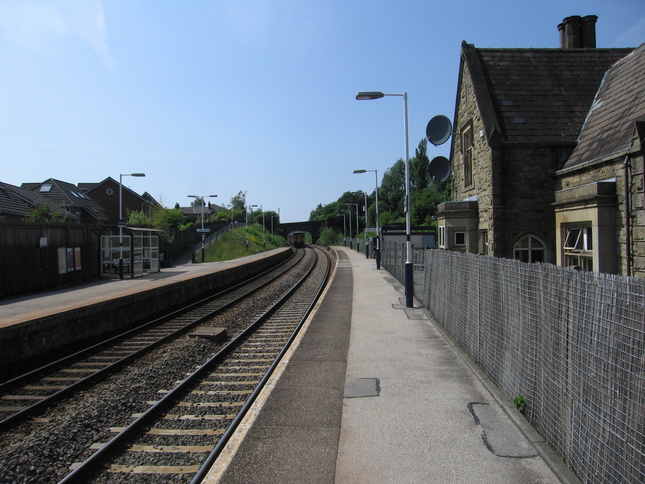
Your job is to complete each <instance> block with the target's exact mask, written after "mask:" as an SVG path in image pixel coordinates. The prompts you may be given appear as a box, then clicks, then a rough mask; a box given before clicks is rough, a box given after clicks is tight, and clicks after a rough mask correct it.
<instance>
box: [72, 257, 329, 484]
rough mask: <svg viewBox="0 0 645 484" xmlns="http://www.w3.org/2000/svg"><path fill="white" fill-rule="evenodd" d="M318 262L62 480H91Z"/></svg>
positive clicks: (288, 294) (260, 321)
mask: <svg viewBox="0 0 645 484" xmlns="http://www.w3.org/2000/svg"><path fill="white" fill-rule="evenodd" d="M327 257H328V256H327ZM328 265H329V264H328ZM315 266H316V264H315V263H314V264H313V265H312V267H311V268H310V270H309V271H307V273H306V274H305V275H304V276H303V277H302V278H301V279H300V280H299V281H298V282H297V283H296V284H295V285H293V286H292V287H291V288H290V289H289V290H288V291H286V292H285V293H284V294H283V295H282V296H281V297H280V299H279V300H278V301H276V302H275V303H274V304H273V305H272V306H271V307H269V308H268V309H267V310H266V311H265V312H264V313H263V314H262V315H260V316H259V317H258V318H257V319H256V320H255V321H254V322H253V323H251V324H250V325H249V326H248V327H247V328H245V329H244V330H243V331H242V332H240V333H239V334H238V335H237V336H236V337H235V338H233V339H232V340H231V341H230V342H229V343H228V344H226V345H225V346H224V347H223V348H221V349H220V350H219V351H218V352H217V353H216V354H215V355H213V356H212V357H211V358H210V359H209V360H208V361H206V362H205V363H204V364H203V365H201V366H200V367H199V368H198V369H197V370H195V371H194V372H193V373H192V374H191V375H189V376H188V377H187V378H185V379H184V380H183V381H181V382H180V383H178V384H177V385H176V386H175V388H173V389H172V390H171V391H169V392H168V393H167V394H166V395H165V396H163V397H162V398H161V399H160V400H159V401H158V402H156V403H155V404H154V405H152V406H151V407H150V408H148V410H146V411H145V412H143V413H142V414H141V415H140V416H138V417H137V418H136V419H135V420H134V421H132V422H131V423H130V424H129V425H128V426H127V427H125V428H124V429H123V430H121V432H119V433H118V434H117V435H115V436H114V437H113V438H112V439H111V440H110V441H108V442H107V443H106V444H105V445H103V446H102V447H101V448H100V449H98V450H97V451H96V452H95V453H94V454H92V455H91V456H90V457H89V458H88V459H87V460H85V461H84V462H83V463H82V464H80V465H79V466H78V467H77V468H76V469H74V471H72V472H71V473H70V474H68V475H67V477H65V478H64V479H63V480H62V481H60V483H59V484H70V483H77V482H78V483H84V482H87V480H88V479H89V477H90V476H91V475H92V474H93V473H94V472H96V471H97V469H99V468H100V467H101V466H102V465H103V464H104V462H105V461H106V460H108V459H110V458H111V457H112V456H113V455H114V454H115V453H117V452H118V451H119V450H120V449H121V448H122V447H123V446H124V445H126V444H127V443H128V441H130V440H131V439H132V438H133V437H134V436H135V435H136V434H138V433H139V432H140V431H141V429H142V428H145V427H146V426H148V425H149V424H150V423H151V422H152V421H153V420H154V419H156V418H158V416H159V415H160V414H163V413H164V412H165V411H166V410H167V409H168V408H169V407H171V406H172V405H173V404H174V403H175V402H176V401H178V400H180V399H181V397H182V396H183V395H185V394H186V393H188V392H189V391H190V389H191V388H192V387H193V386H194V385H195V384H196V382H197V381H198V380H200V379H202V377H203V376H204V375H206V374H208V372H210V371H211V368H212V367H213V366H214V365H216V364H218V363H220V362H222V360H223V359H224V358H225V357H226V356H227V355H228V354H229V353H231V352H232V351H234V350H235V349H237V348H238V347H239V346H240V345H241V344H243V342H244V340H245V339H246V338H247V337H248V336H249V335H251V334H252V333H253V332H254V331H255V330H256V328H257V327H258V326H260V325H261V324H263V323H264V322H265V321H266V320H267V319H268V318H269V317H270V316H271V315H272V314H273V313H275V312H276V311H277V310H278V309H279V308H280V307H281V306H282V305H284V303H285V302H286V301H287V300H288V299H289V298H290V297H291V296H292V295H293V293H294V292H295V291H297V290H298V288H299V287H300V286H301V285H302V284H303V283H304V282H305V281H306V280H307V278H308V277H309V275H310V274H311V272H312V271H313V270H314V269H315ZM327 271H329V268H328V269H327ZM325 279H326V278H325ZM320 293H321V290H320V289H319V291H318V293H317V295H316V299H317V298H318V297H319V295H320ZM313 304H314V303H312V304H311V305H310V308H312V307H313ZM310 310H311V309H309V310H308V311H307V312H310ZM304 319H306V316H305V318H303V321H304ZM301 325H302V321H301V323H300V324H299V325H298V327H300V326H301ZM296 332H297V331H296ZM294 334H295V332H294ZM293 338H294V335H293V334H292V336H291V337H290V338H289V342H288V344H290V343H291V342H292V340H293ZM285 348H287V346H285ZM284 351H286V349H283V350H282V351H281V352H280V354H279V358H281V357H282V355H283V354H284ZM275 366H276V363H275V362H274V364H273V365H271V367H270V370H268V371H267V374H269V376H270V372H273V369H274V368H275ZM267 380H268V376H266V375H265V377H264V378H263V379H262V380H261V383H260V384H261V385H262V386H264V385H265V384H266V381H267ZM257 394H259V390H258V389H256V390H255V391H254V392H253V393H252V394H251V397H252V398H253V400H255V398H256V397H257ZM247 410H248V407H247V405H244V406H243V408H242V410H240V412H242V411H243V412H244V413H246V412H247ZM240 420H241V419H238V418H237V417H236V418H235V419H234V421H233V423H232V424H231V425H233V424H235V425H239V421H240ZM236 421H237V423H236ZM224 436H226V433H225V434H224V435H223V436H222V438H224ZM229 438H230V433H229V436H228V437H227V440H228V439H229ZM213 452H214V451H213ZM209 459H210V456H209V458H207V460H206V461H205V462H209ZM210 465H212V464H210ZM210 465H209V467H210Z"/></svg>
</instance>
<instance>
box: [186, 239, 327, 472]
mask: <svg viewBox="0 0 645 484" xmlns="http://www.w3.org/2000/svg"><path fill="white" fill-rule="evenodd" d="M321 252H322V251H321ZM322 253H323V254H324V255H325V257H326V261H327V269H326V271H325V277H324V278H323V281H322V283H321V285H320V287H319V288H318V291H317V292H316V295H315V296H314V298H313V300H312V302H311V304H310V305H309V307H308V308H307V310H306V311H305V314H304V315H303V317H302V318H301V320H300V322H299V323H298V325H297V326H296V329H295V330H294V331H293V332H292V333H291V336H290V337H289V339H288V340H287V342H286V344H285V345H284V347H283V348H282V350H281V351H280V353H279V354H278V356H277V357H276V359H275V360H274V362H273V363H272V364H271V366H270V367H269V368H268V369H267V371H266V373H265V375H264V376H263V377H262V379H261V380H260V383H258V386H257V387H256V389H255V390H254V391H253V393H251V395H250V396H249V398H248V399H247V401H246V402H245V403H244V405H243V406H242V408H241V409H240V411H239V412H238V414H237V415H236V416H235V418H234V419H233V421H232V422H231V425H229V427H228V428H227V429H226V431H225V432H224V434H223V435H222V437H220V439H219V441H218V442H217V444H215V448H214V449H213V450H212V451H211V453H210V454H209V455H208V457H207V458H206V460H205V461H204V464H203V465H202V466H201V467H200V469H199V471H197V473H196V474H195V476H193V479H192V481H191V484H200V483H201V482H202V481H203V480H204V479H205V478H206V476H207V475H208V473H209V471H210V469H211V468H212V467H213V464H215V461H216V460H217V458H218V457H219V456H220V454H221V453H222V451H223V450H224V447H225V446H226V444H227V443H228V442H229V440H230V439H231V437H232V436H233V434H234V433H235V432H236V431H237V429H238V427H239V426H240V424H241V423H242V420H243V419H244V417H245V416H246V414H247V413H248V411H249V410H250V408H251V406H252V405H253V404H254V403H255V400H256V399H257V397H258V396H259V394H260V392H261V391H262V390H263V389H264V387H265V386H266V384H267V382H268V381H269V379H270V378H271V375H272V374H273V372H274V371H275V369H276V368H277V366H278V364H279V363H280V361H281V360H282V358H283V357H284V355H285V353H286V352H287V351H288V350H289V347H290V346H291V344H292V343H293V341H294V340H295V339H296V336H297V335H298V333H299V332H300V329H301V328H302V326H303V324H304V323H305V321H306V320H307V318H308V317H309V315H310V314H311V311H312V310H313V308H314V306H315V305H316V303H317V302H318V300H319V299H320V296H321V295H322V293H323V290H324V289H325V287H326V285H327V282H328V280H329V274H330V272H331V263H330V257H329V255H328V254H327V253H326V252H322Z"/></svg>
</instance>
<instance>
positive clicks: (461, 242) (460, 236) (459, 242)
mask: <svg viewBox="0 0 645 484" xmlns="http://www.w3.org/2000/svg"><path fill="white" fill-rule="evenodd" d="M454 240H455V247H465V246H466V232H455V239H454Z"/></svg>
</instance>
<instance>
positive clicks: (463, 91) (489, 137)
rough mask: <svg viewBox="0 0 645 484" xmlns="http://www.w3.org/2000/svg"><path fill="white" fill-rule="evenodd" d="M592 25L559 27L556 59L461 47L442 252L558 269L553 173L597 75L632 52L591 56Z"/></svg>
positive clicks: (585, 21) (550, 54)
mask: <svg viewBox="0 0 645 484" xmlns="http://www.w3.org/2000/svg"><path fill="white" fill-rule="evenodd" d="M596 19H597V17H595V16H587V17H584V18H582V17H577V16H576V17H568V18H566V19H565V20H564V21H563V23H562V24H560V25H559V26H558V29H559V31H560V48H556V49H526V48H522V49H517V48H503V49H490V48H477V47H475V46H474V45H472V44H468V43H466V42H463V43H462V48H461V62H460V66H459V81H458V87H457V99H456V106H455V115H454V118H453V137H452V143H451V148H450V162H451V166H452V200H453V201H451V202H445V203H443V204H441V205H440V206H439V209H438V213H437V220H438V226H439V248H440V249H445V250H458V251H462V252H469V253H479V254H486V255H492V256H496V257H505V258H513V259H519V260H522V261H524V262H549V263H556V261H557V260H558V250H557V249H556V247H557V245H556V244H557V240H559V239H558V236H556V229H555V227H556V215H555V207H554V203H555V201H556V200H555V193H556V190H555V176H556V173H557V172H558V171H559V170H561V169H562V168H563V167H565V163H566V162H567V160H569V158H570V156H571V154H572V153H573V152H574V150H575V149H576V147H577V144H578V143H577V142H578V136H579V134H580V131H581V129H582V126H583V124H584V122H585V119H586V117H587V113H588V112H589V108H590V106H591V105H592V103H593V100H594V97H595V95H596V92H597V90H598V87H599V86H600V85H601V82H602V80H603V77H604V75H605V72H606V71H607V70H608V69H609V68H610V67H611V66H612V65H613V64H614V63H615V62H617V61H618V60H620V59H621V58H623V57H625V56H627V55H628V54H630V53H631V52H632V51H633V49H599V48H596V45H595V44H596V40H595V23H596ZM573 236H574V235H573V234H572V235H571V238H573ZM583 236H584V234H583Z"/></svg>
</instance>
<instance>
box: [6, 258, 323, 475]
mask: <svg viewBox="0 0 645 484" xmlns="http://www.w3.org/2000/svg"><path fill="white" fill-rule="evenodd" d="M306 250H307V251H311V252H313V251H316V253H317V254H318V256H319V257H320V261H319V262H318V263H316V264H312V269H311V271H308V272H307V275H306V276H303V277H302V278H301V279H300V281H299V282H298V284H297V285H296V286H295V287H294V288H293V289H289V290H288V291H287V290H285V291H284V294H283V297H281V298H280V299H281V300H280V302H277V303H275V304H273V305H272V306H271V307H270V308H268V309H266V310H265V309H262V310H261V311H259V315H258V316H257V317H255V318H254V319H255V321H254V322H253V323H249V324H248V325H247V323H245V324H244V326H245V329H243V330H242V331H240V332H239V334H238V335H237V336H236V337H235V338H233V339H232V340H231V341H229V342H228V343H227V344H226V345H219V346H218V350H217V352H214V355H213V356H212V357H209V358H208V359H207V361H203V359H202V363H200V364H199V365H197V367H196V369H195V371H192V372H191V374H190V375H188V376H185V375H186V372H184V373H181V372H177V371H176V372H175V374H181V376H182V377H183V378H181V379H177V380H171V381H170V382H169V383H167V384H166V385H165V386H164V387H159V388H157V389H156V390H155V391H156V392H157V395H158V396H157V398H156V399H155V398H154V397H153V398H150V399H149V400H147V403H146V400H144V401H142V403H141V404H138V405H133V406H136V407H138V408H139V411H138V412H134V413H132V414H126V415H125V416H124V419H123V420H122V421H121V422H120V423H118V424H116V425H114V424H113V422H114V420H113V419H112V420H110V419H100V420H101V421H103V420H105V422H106V427H104V428H102V429H99V428H98V427H99V424H100V422H97V423H96V425H90V424H88V422H87V418H86V417H84V419H85V420H83V421H82V423H81V425H83V426H91V427H92V429H91V432H90V434H92V435H94V436H95V437H96V436H100V437H98V438H94V437H92V439H91V442H88V438H85V439H83V438H81V437H79V438H77V439H76V441H83V442H78V444H74V445H77V446H78V447H79V448H80V447H82V448H81V449H80V451H78V452H77V453H76V454H73V455H76V456H77V457H76V458H74V460H73V461H65V459H64V458H60V457H59V459H58V460H59V461H62V464H61V466H64V467H65V468H67V469H68V472H69V468H70V467H72V468H74V470H73V472H72V473H71V474H69V475H68V476H67V477H65V478H63V481H62V482H66V483H69V482H110V483H113V482H126V481H127V482H169V481H171V480H172V482H191V481H192V482H199V481H200V480H201V478H202V477H203V475H205V473H206V472H207V470H208V468H209V467H210V466H211V465H212V463H213V462H214V460H215V459H216V458H217V456H218V455H219V452H220V451H221V449H222V448H223V446H224V445H225V444H226V442H227V441H228V438H229V437H230V435H232V433H233V432H234V429H235V427H236V425H237V424H238V423H239V422H240V421H241V419H242V418H243V416H244V414H245V413H246V409H248V408H249V407H250V405H251V404H252V402H253V400H254V399H255V396H256V395H257V394H258V393H259V391H260V390H261V388H262V385H263V384H264V382H265V381H266V380H267V379H268V378H269V376H270V374H271V372H272V371H273V368H274V367H275V365H277V362H278V361H279V359H280V357H281V355H282V353H283V352H284V351H286V348H287V347H288V345H289V344H290V341H291V340H292V339H293V338H294V337H295V334H296V333H297V331H298V328H299V327H300V325H301V324H302V321H304V319H305V318H306V315H307V314H308V312H309V311H310V309H311V308H312V307H313V304H314V302H315V300H316V299H317V297H318V294H319V293H320V291H321V290H322V287H323V286H324V284H325V282H324V281H325V280H326V274H328V272H329V261H327V254H326V253H325V252H324V251H321V250H319V249H306ZM311 252H310V253H311ZM298 253H299V254H300V255H303V254H304V253H305V251H303V250H299V251H298ZM323 260H324V261H326V262H325V263H322V261H323ZM321 267H324V269H321ZM233 312H238V313H239V310H237V311H233ZM220 318H222V316H220ZM249 321H250V320H249ZM194 327H195V326H193V328H194ZM186 331H189V332H190V331H191V330H190V329H188V330H183V333H184V337H183V340H184V341H188V340H189V339H190V340H191V342H192V341H194V340H195V339H196V338H188V337H187V336H186ZM202 347H203V348H204V349H206V350H207V351H211V348H213V346H212V344H211V343H203V344H202V346H198V348H197V349H198V350H200V349H201V348H202ZM157 351H159V350H157ZM153 354H154V353H153ZM148 358H150V357H148ZM144 359H145V358H144ZM175 366H177V365H174V364H172V363H169V368H168V369H169V370H171V369H172V370H176V368H175ZM170 367H172V368H170ZM157 372H158V370H157ZM145 379H146V378H145V377H143V378H141V377H137V379H135V380H134V381H137V385H139V381H140V380H145ZM151 384H152V383H151ZM103 385H106V384H103ZM130 385H132V384H131V383H130ZM141 386H143V383H141ZM150 391H151V390H150V389H148V392H149V393H148V394H150ZM134 394H137V391H136V388H135V389H133V395H134ZM153 395H154V394H153ZM101 398H102V397H100V396H97V397H96V399H97V400H98V401H101ZM133 398H134V397H133ZM83 406H84V407H85V408H94V407H95V406H96V407H97V408H96V409H95V412H96V413H97V414H100V413H101V412H102V410H101V409H100V408H99V406H97V405H96V404H95V403H88V404H83ZM103 413H105V412H103ZM128 415H129V417H128ZM43 420H44V421H47V420H48V419H47V418H46V419H43ZM97 420H99V419H97ZM34 422H35V423H33V424H32V425H34V426H36V427H37V426H38V425H39V424H38V422H37V421H34ZM108 422H110V423H108ZM52 423H53V422H52ZM50 425H51V423H50ZM50 432H51V430H50ZM82 433H83V431H79V434H82ZM43 440H46V441H48V442H49V441H51V440H52V439H50V438H47V439H45V438H43ZM0 445H1V444H0ZM59 445H60V444H59ZM25 446H26V448H31V446H29V445H27V444H25ZM78 457H80V458H82V459H86V460H85V461H84V462H79V459H78ZM73 462H76V463H75V464H73ZM1 464H3V462H1V461H0V465H1ZM72 464H73V465H72ZM21 470H22V469H20V468H19V469H17V471H18V472H20V471H21ZM63 471H64V469H62V468H61V469H59V470H58V473H57V475H58V476H59V478H60V477H61V476H63V475H64V474H63V473H62V472H63ZM57 481H58V479H56V480H55V481H54V480H49V481H46V482H57ZM16 482H45V481H40V480H38V479H37V478H36V479H33V480H29V479H26V480H24V481H16Z"/></svg>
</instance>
